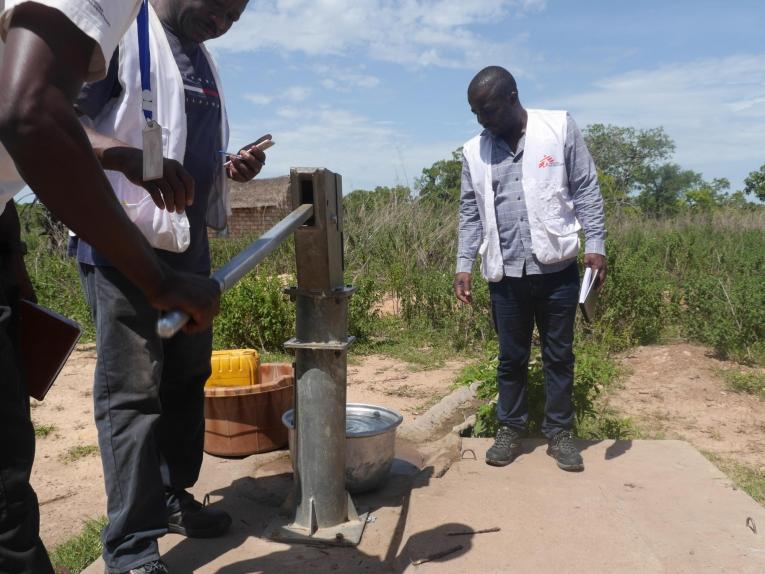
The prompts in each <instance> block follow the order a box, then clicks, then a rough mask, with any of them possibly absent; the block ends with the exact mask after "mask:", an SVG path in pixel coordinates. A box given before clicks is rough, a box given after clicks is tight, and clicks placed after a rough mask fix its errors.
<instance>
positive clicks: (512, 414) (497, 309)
mask: <svg viewBox="0 0 765 574" xmlns="http://www.w3.org/2000/svg"><path fill="white" fill-rule="evenodd" d="M489 292H490V294H491V310H492V317H493V320H494V327H495V328H496V330H497V336H498V338H499V366H498V368H497V386H498V388H499V400H498V401H497V420H498V421H499V423H500V424H503V425H507V426H510V427H513V428H515V429H516V430H520V431H523V430H525V429H526V426H527V424H528V420H529V412H528V405H527V396H526V387H527V381H528V367H529V355H530V354H531V334H532V332H533V329H534V322H535V321H536V325H537V329H538V330H539V336H540V339H541V343H542V365H543V370H544V377H545V393H546V401H545V418H544V421H543V423H542V433H543V434H544V435H545V436H546V437H547V438H552V437H553V436H554V435H555V434H556V433H558V432H559V431H561V430H570V429H572V428H573V426H574V408H573V405H572V402H571V393H572V390H573V386H574V351H573V346H574V318H575V316H576V308H577V301H578V299H579V269H578V267H577V264H576V262H573V263H572V264H571V265H570V266H569V267H567V268H566V269H564V270H562V271H558V272H557V273H547V274H544V275H525V274H524V276H523V277H505V278H504V279H502V281H499V282H497V283H489Z"/></svg>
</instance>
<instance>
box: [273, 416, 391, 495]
mask: <svg viewBox="0 0 765 574" xmlns="http://www.w3.org/2000/svg"><path fill="white" fill-rule="evenodd" d="M403 420H404V418H403V417H402V416H401V415H400V414H399V413H397V412H396V411H394V410H392V409H388V408H385V407H378V406H375V405H364V404H359V403H349V404H347V405H346V406H345V437H346V440H345V487H346V488H347V489H348V491H349V492H352V493H359V492H366V491H368V490H373V489H375V488H377V487H379V486H381V485H382V484H383V482H385V479H386V478H387V477H388V473H389V472H390V467H391V464H393V454H394V449H395V444H396V427H397V426H398V425H400V424H401V421H403ZM282 423H284V426H286V427H287V428H288V429H289V436H288V439H289V447H290V457H291V458H292V467H293V469H294V468H295V466H296V464H297V457H296V456H295V435H296V431H295V421H294V416H293V410H292V409H290V410H288V411H287V412H286V413H284V416H282Z"/></svg>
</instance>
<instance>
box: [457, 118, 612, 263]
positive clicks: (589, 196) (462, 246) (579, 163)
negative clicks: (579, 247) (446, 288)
mask: <svg viewBox="0 0 765 574" xmlns="http://www.w3.org/2000/svg"><path fill="white" fill-rule="evenodd" d="M566 119H567V120H568V122H567V123H568V129H567V135H566V145H565V147H564V156H565V158H564V161H565V164H566V172H567V173H568V188H569V193H570V194H571V197H572V198H573V201H574V211H575V212H576V218H577V219H578V220H579V223H581V224H582V227H583V228H584V237H585V244H584V245H585V252H586V253H599V254H601V255H605V253H606V250H605V240H606V228H605V216H604V214H603V198H602V197H601V195H600V186H599V185H598V176H597V172H596V170H595V163H594V162H593V161H592V156H590V152H589V151H588V150H587V146H586V144H585V142H584V138H583V137H582V132H581V131H579V127H578V126H577V125H576V123H575V122H574V120H573V119H572V118H571V116H570V115H568V114H566ZM484 133H485V134H487V135H489V137H493V136H492V135H491V134H489V132H488V131H484ZM525 139H526V138H525V136H523V137H521V140H520V141H519V142H518V149H517V151H516V153H513V151H512V150H511V149H510V146H509V145H508V144H507V143H506V142H505V141H504V140H503V139H501V138H496V137H495V138H494V145H493V146H492V148H493V152H492V158H491V176H492V186H493V187H494V192H495V198H494V207H495V209H496V213H497V227H498V229H499V244H500V247H501V249H502V259H503V261H504V264H505V275H506V276H507V277H522V276H523V271H524V268H525V270H526V274H527V275H539V274H541V273H554V272H556V271H560V270H562V269H564V268H565V267H567V266H568V265H570V264H571V261H570V260H569V261H561V262H560V263H553V264H551V265H545V264H544V263H540V262H539V261H537V259H536V257H534V254H533V253H532V252H531V232H530V230H529V220H528V216H527V213H526V202H525V200H524V196H523V185H522V184H521V182H522V181H523V173H522V171H523V148H524V145H525ZM481 241H483V225H482V224H481V218H480V216H479V213H478V205H477V204H476V198H475V191H474V189H473V181H472V179H471V177H470V170H469V169H468V166H467V161H466V160H465V156H464V154H463V156H462V192H461V194H460V223H459V246H458V248H457V273H460V272H468V273H469V272H470V271H471V270H472V268H473V263H474V262H475V258H476V254H477V253H478V248H479V247H480V245H481Z"/></svg>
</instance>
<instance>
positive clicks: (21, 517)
mask: <svg viewBox="0 0 765 574" xmlns="http://www.w3.org/2000/svg"><path fill="white" fill-rule="evenodd" d="M4 247H5V246H3V245H1V244H0V425H2V426H1V427H0V429H2V433H0V572H2V573H3V574H53V567H52V566H51V564H50V561H49V560H48V554H47V553H46V552H45V547H44V546H43V543H42V541H41V540H40V511H39V508H38V506H37V495H35V491H34V490H32V487H31V486H30V485H29V476H30V474H31V472H32V462H33V461H34V458H35V432H34V428H33V426H32V420H31V419H30V417H29V395H28V394H27V387H26V384H25V383H24V379H23V377H22V373H21V366H20V365H21V362H20V356H21V354H20V351H21V349H20V344H19V343H20V340H19V321H18V316H19V315H18V310H19V307H18V303H19V292H18V288H17V286H16V280H15V278H14V277H13V273H12V272H11V270H10V262H9V255H8V254H7V253H5V252H4V251H6V250H5V249H4Z"/></svg>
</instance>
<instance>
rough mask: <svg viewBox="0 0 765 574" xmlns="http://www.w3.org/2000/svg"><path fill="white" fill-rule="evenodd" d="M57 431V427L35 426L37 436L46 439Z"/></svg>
mask: <svg viewBox="0 0 765 574" xmlns="http://www.w3.org/2000/svg"><path fill="white" fill-rule="evenodd" d="M55 430H56V425H35V436H36V437H37V438H45V437H47V436H48V435H49V434H50V433H52V432H53V431H55Z"/></svg>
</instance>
